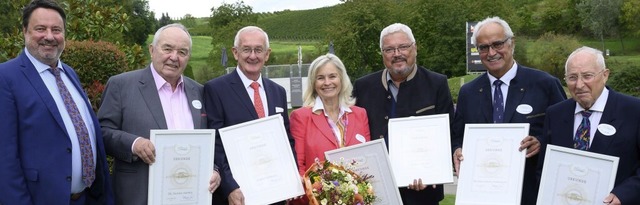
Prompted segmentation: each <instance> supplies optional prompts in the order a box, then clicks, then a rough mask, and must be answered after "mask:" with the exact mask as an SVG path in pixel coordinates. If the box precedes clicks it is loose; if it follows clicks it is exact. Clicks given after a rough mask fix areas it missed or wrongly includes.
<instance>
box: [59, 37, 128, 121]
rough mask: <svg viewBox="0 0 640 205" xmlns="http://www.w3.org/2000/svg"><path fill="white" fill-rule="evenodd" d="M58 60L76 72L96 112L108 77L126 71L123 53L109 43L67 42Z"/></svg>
mask: <svg viewBox="0 0 640 205" xmlns="http://www.w3.org/2000/svg"><path fill="white" fill-rule="evenodd" d="M60 58H61V59H62V61H63V62H64V63H66V64H67V65H69V66H71V67H72V68H74V69H75V70H76V72H77V73H78V77H79V78H80V83H82V87H83V88H84V89H85V91H86V93H87V96H88V97H89V101H91V106H92V107H93V110H94V111H96V112H97V111H98V107H99V105H100V96H101V95H102V91H103V90H104V84H105V83H106V82H107V80H108V79H109V77H111V76H113V75H116V74H119V73H122V72H124V71H125V70H127V69H128V68H127V61H126V60H127V58H126V56H125V54H124V52H122V51H120V50H118V48H117V47H116V46H115V45H114V44H112V43H109V42H100V41H99V42H93V41H67V44H66V47H65V50H64V52H63V53H62V56H61V57H60Z"/></svg>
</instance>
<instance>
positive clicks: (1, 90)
mask: <svg viewBox="0 0 640 205" xmlns="http://www.w3.org/2000/svg"><path fill="white" fill-rule="evenodd" d="M62 66H63V68H64V70H65V72H66V74H67V76H68V77H69V79H70V80H71V82H73V85H67V87H71V86H73V87H74V88H75V89H77V90H78V91H79V92H80V94H81V95H82V96H83V98H84V101H83V102H76V103H85V105H86V106H87V108H89V109H91V104H89V101H88V100H87V96H86V94H85V93H84V90H82V87H81V86H80V81H79V80H78V75H77V74H76V73H75V71H74V70H73V69H72V68H71V67H69V66H68V65H66V64H62ZM91 114H92V115H91V119H92V120H93V125H94V129H95V132H96V134H95V137H96V148H95V149H96V153H97V156H96V159H97V161H96V163H95V164H96V172H95V173H96V179H95V181H94V182H93V184H92V185H91V187H90V188H89V190H88V192H87V194H86V196H87V197H86V198H87V204H113V193H112V192H111V184H110V179H109V168H108V166H107V160H106V155H105V151H104V145H103V142H102V134H101V133H100V126H99V124H98V121H97V120H96V116H95V114H93V111H91ZM0 116H2V120H1V121H0V150H2V154H0V182H1V183H0V204H52V203H58V204H69V201H70V197H69V196H70V194H71V192H70V191H71V154H70V153H71V141H70V139H69V135H68V134H67V131H66V128H65V126H64V122H63V121H62V117H61V116H60V111H59V110H58V108H57V107H56V103H55V101H54V99H53V97H52V96H51V93H49V90H48V89H47V87H46V85H45V84H44V82H43V81H42V79H41V78H40V74H39V73H38V72H37V70H36V69H35V67H34V66H33V64H32V63H31V62H30V61H29V58H28V57H27V56H26V54H25V53H24V52H23V53H21V54H20V55H19V56H18V57H17V58H14V59H11V60H9V61H7V62H5V63H2V64H0Z"/></svg>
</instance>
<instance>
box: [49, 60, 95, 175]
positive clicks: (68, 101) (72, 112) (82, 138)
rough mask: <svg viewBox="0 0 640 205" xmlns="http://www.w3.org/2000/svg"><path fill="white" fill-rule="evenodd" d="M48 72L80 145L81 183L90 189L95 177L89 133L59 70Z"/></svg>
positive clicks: (52, 69) (54, 69)
mask: <svg viewBox="0 0 640 205" xmlns="http://www.w3.org/2000/svg"><path fill="white" fill-rule="evenodd" d="M49 70H50V71H51V73H53V76H55V77H56V85H58V90H59V91H60V96H62V100H64V106H65V107H66V108H67V112H69V117H71V121H72V122H73V127H74V128H75V130H76V135H78V144H79V145H80V155H81V158H82V181H83V182H84V183H85V184H86V185H87V187H90V186H91V184H92V183H93V180H94V179H95V178H96V176H95V172H94V170H93V167H94V165H93V151H92V150H91V140H90V139H89V131H87V126H85V124H84V120H82V115H80V112H79V111H78V107H77V106H76V102H74V101H73V98H71V93H69V90H68V89H67V86H65V85H64V82H62V78H60V70H59V69H58V68H51V69H49Z"/></svg>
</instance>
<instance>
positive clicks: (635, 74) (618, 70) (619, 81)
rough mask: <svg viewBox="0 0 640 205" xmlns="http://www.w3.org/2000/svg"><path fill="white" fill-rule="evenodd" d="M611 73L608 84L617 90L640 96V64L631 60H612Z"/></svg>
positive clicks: (608, 63)
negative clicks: (639, 80)
mask: <svg viewBox="0 0 640 205" xmlns="http://www.w3.org/2000/svg"><path fill="white" fill-rule="evenodd" d="M607 67H609V68H610V69H611V74H610V76H609V80H607V84H608V85H609V86H610V87H611V88H612V89H613V90H615V91H618V92H621V93H625V94H628V95H632V96H636V97H640V84H638V79H640V65H637V64H633V63H630V62H620V61H610V62H607Z"/></svg>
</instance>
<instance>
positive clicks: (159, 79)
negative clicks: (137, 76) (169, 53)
mask: <svg viewBox="0 0 640 205" xmlns="http://www.w3.org/2000/svg"><path fill="white" fill-rule="evenodd" d="M149 67H151V75H153V81H154V82H155V84H156V89H157V90H160V89H161V88H162V86H164V85H169V86H171V84H170V83H169V82H167V81H166V80H165V79H164V78H163V77H162V76H160V74H159V73H158V71H156V69H155V68H154V67H153V63H152V64H151V65H150V66H149ZM182 84H183V78H182V75H180V79H178V86H177V87H180V86H182Z"/></svg>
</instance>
